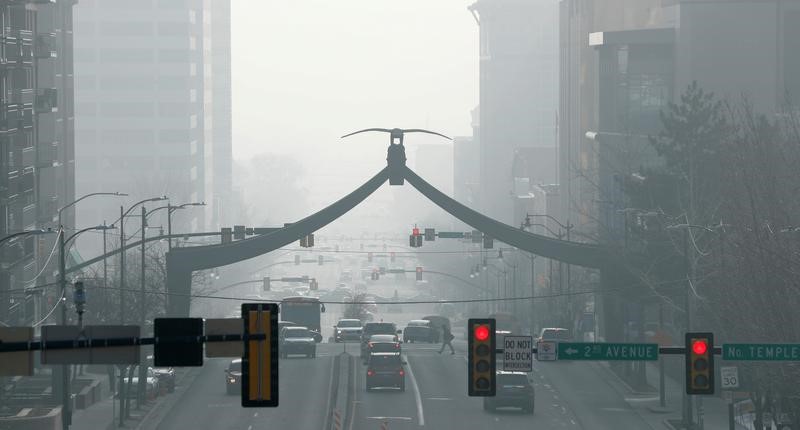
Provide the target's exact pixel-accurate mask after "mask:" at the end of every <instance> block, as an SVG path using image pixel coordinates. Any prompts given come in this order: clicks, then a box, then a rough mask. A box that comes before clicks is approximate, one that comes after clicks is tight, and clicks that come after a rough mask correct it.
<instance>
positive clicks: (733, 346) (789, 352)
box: [722, 343, 800, 361]
mask: <svg viewBox="0 0 800 430" xmlns="http://www.w3.org/2000/svg"><path fill="white" fill-rule="evenodd" d="M722 359H723V360H742V361H800V344H799V343H726V344H723V345H722Z"/></svg>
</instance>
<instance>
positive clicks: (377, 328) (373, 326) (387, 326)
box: [361, 322, 401, 357]
mask: <svg viewBox="0 0 800 430" xmlns="http://www.w3.org/2000/svg"><path fill="white" fill-rule="evenodd" d="M400 333H401V332H400V331H398V330H397V325H395V323H387V322H370V323H366V324H364V327H362V328H361V357H366V356H367V349H368V343H369V338H370V337H372V335H374V334H392V335H397V334H400Z"/></svg>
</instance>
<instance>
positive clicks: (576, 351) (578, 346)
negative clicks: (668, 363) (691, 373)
mask: <svg viewBox="0 0 800 430" xmlns="http://www.w3.org/2000/svg"><path fill="white" fill-rule="evenodd" d="M558 359H559V360H602V361H605V360H608V361H620V360H632V361H655V360H658V344H657V343H592V342H559V343H558Z"/></svg>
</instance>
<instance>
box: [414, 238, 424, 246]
mask: <svg viewBox="0 0 800 430" xmlns="http://www.w3.org/2000/svg"><path fill="white" fill-rule="evenodd" d="M414 247H415V248H420V247H422V236H420V235H416V236H414Z"/></svg>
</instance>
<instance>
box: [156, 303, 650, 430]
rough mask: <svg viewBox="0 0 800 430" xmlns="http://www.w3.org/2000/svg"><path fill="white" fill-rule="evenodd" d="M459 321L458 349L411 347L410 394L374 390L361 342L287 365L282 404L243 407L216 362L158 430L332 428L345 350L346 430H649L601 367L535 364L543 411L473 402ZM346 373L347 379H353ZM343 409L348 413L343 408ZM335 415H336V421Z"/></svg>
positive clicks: (416, 312) (332, 312) (331, 313)
mask: <svg viewBox="0 0 800 430" xmlns="http://www.w3.org/2000/svg"><path fill="white" fill-rule="evenodd" d="M431 311H432V309H430V307H426V308H424V309H423V308H419V309H418V308H416V307H412V306H404V307H403V312H401V313H395V314H389V313H385V312H380V313H379V315H378V317H379V318H380V319H383V320H385V321H392V322H395V323H397V325H398V328H401V329H402V328H403V327H404V326H405V323H406V322H407V321H408V320H411V319H416V318H419V317H421V316H422V315H426V314H429V313H430V312H431ZM340 314H341V309H340V307H339V306H335V305H333V306H329V307H328V312H326V313H325V314H324V315H323V323H322V328H323V334H324V337H325V339H326V340H327V338H328V337H329V336H330V335H332V332H331V328H330V327H331V326H332V325H333V324H334V323H335V321H336V319H337V318H338V317H339V316H340ZM458 329H459V327H454V332H455V334H456V341H454V344H455V346H456V354H455V355H450V354H449V351H446V352H445V354H442V355H439V354H438V349H439V345H438V344H437V345H432V344H418V343H415V344H404V345H403V354H404V357H405V359H406V361H407V366H406V369H407V371H406V391H405V392H398V391H393V390H386V391H379V392H370V393H367V392H366V388H365V377H366V366H364V365H362V364H361V361H360V359H359V351H358V349H359V348H358V344H357V343H350V344H346V345H345V344H330V343H322V344H319V345H318V350H317V351H318V354H317V358H316V359H305V358H290V359H283V360H281V361H280V390H281V392H280V396H281V397H280V407H279V408H275V409H267V408H263V409H244V408H242V407H241V406H240V398H239V396H229V395H227V394H226V393H225V382H224V373H223V371H224V369H225V368H226V366H227V364H228V362H229V360H223V359H207V360H206V363H205V365H204V366H203V368H202V370H201V372H200V374H199V376H198V377H197V378H196V379H195V380H194V382H193V383H192V385H191V386H190V387H189V388H188V389H187V390H186V391H185V394H183V397H182V398H181V399H180V400H179V401H178V402H177V403H176V405H175V406H174V407H173V408H172V410H171V411H170V413H169V414H167V416H166V418H165V419H164V420H163V421H162V422H161V424H160V426H159V427H158V428H159V429H184V428H214V429H243V430H254V429H315V430H316V429H323V427H324V425H325V422H326V415H327V413H328V409H327V408H328V404H329V395H330V383H331V376H332V370H333V366H332V365H333V363H334V359H333V357H334V356H335V355H338V354H341V353H342V352H344V351H346V352H347V353H349V354H350V355H352V356H354V363H355V365H354V367H355V372H354V374H352V375H350V376H349V377H350V378H351V381H352V383H353V386H354V387H355V390H354V394H353V396H352V398H350V399H349V400H350V403H349V404H350V407H351V408H352V411H353V419H352V421H351V422H350V423H345V424H348V425H346V426H345V427H343V429H342V430H355V429H359V430H361V429H363V430H367V429H381V430H383V429H386V430H390V429H416V428H425V427H427V428H432V429H481V430H485V429H487V428H497V429H501V428H509V429H517V428H519V429H521V428H543V429H576V430H577V429H587V430H588V429H593V430H594V429H609V430H610V429H614V430H618V429H637V430H638V429H647V428H649V426H648V424H647V423H646V422H645V421H644V420H642V419H641V418H640V417H639V416H638V415H637V414H636V412H635V411H634V410H633V409H632V408H631V407H630V404H629V403H630V402H633V401H636V400H641V399H631V398H628V399H626V395H625V394H624V393H621V392H619V391H618V388H617V387H618V384H612V383H610V378H613V377H611V376H610V375H609V374H608V372H607V371H603V370H602V369H601V368H600V366H598V365H597V364H595V363H585V362H584V363H580V362H576V363H569V362H536V361H535V362H534V371H533V372H532V373H531V374H530V375H529V379H530V380H531V381H532V383H533V385H534V390H535V393H536V400H535V413H534V414H532V415H531V414H526V413H523V412H522V411H519V410H510V409H509V410H502V409H501V410H499V411H496V412H491V413H490V412H486V411H484V410H483V407H482V400H481V399H479V398H469V397H468V396H467V393H466V391H467V387H466V383H467V380H466V375H467V371H466V353H465V351H466V344H465V342H464V340H463V334H462V331H461V330H458ZM347 382H348V381H347V380H345V379H342V380H341V381H340V384H347ZM342 415H344V413H343V414H342ZM329 419H330V418H329Z"/></svg>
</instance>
